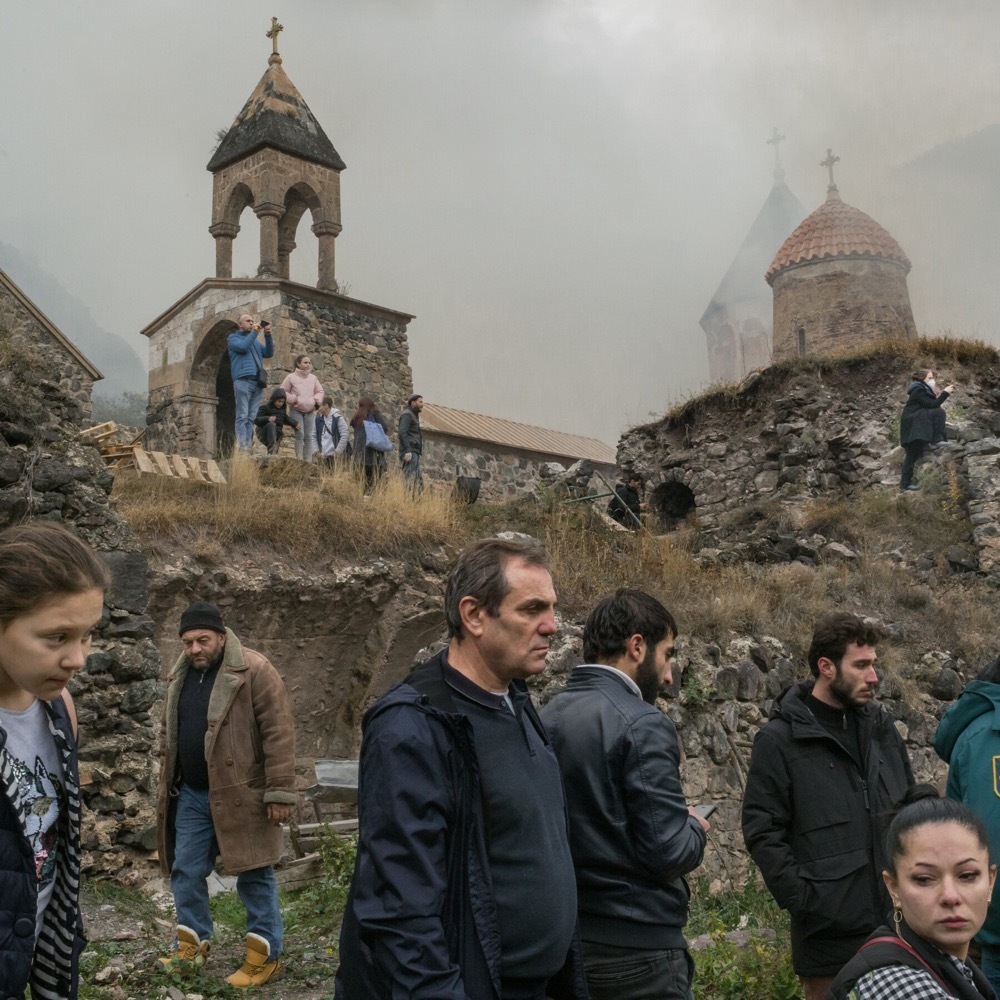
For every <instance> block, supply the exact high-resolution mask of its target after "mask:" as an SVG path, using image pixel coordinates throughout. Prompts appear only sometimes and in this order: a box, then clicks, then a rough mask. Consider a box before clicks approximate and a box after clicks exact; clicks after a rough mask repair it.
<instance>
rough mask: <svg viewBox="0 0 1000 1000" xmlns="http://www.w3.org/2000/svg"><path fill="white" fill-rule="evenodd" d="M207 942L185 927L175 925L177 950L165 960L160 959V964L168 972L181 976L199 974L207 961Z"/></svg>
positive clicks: (208, 946)
mask: <svg viewBox="0 0 1000 1000" xmlns="http://www.w3.org/2000/svg"><path fill="white" fill-rule="evenodd" d="M210 947H211V946H210V945H209V942H208V941H202V940H201V938H200V937H198V935H197V934H196V933H195V932H194V931H193V930H191V928H190V927H185V926H184V925H183V924H178V925H177V948H176V949H175V950H174V951H172V952H171V953H170V954H169V955H167V957H166V958H161V959H160V964H161V965H162V966H163V967H164V968H165V969H166V970H167V971H168V972H177V973H180V975H182V976H192V975H195V974H197V973H199V972H201V970H202V968H203V967H204V965H205V962H206V961H207V960H208V952H209V948H210Z"/></svg>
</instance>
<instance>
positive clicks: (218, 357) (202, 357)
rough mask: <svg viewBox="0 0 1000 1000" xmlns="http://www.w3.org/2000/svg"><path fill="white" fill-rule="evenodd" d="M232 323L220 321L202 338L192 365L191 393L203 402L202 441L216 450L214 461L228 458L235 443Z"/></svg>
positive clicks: (226, 320) (201, 414)
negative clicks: (230, 344) (231, 351)
mask: <svg viewBox="0 0 1000 1000" xmlns="http://www.w3.org/2000/svg"><path fill="white" fill-rule="evenodd" d="M232 331H233V322H232V320H229V319H224V320H219V322H217V323H215V324H214V325H213V326H212V327H211V328H210V329H209V331H208V332H207V333H206V334H205V335H204V336H203V337H202V340H201V343H200V344H199V345H198V348H197V350H196V352H195V357H194V362H193V363H192V365H191V390H192V394H197V395H198V397H199V398H200V399H201V400H202V404H201V413H200V415H199V416H200V421H201V425H202V429H203V440H204V441H205V442H206V444H208V445H209V447H214V449H215V454H214V455H213V456H212V457H213V458H219V457H221V456H223V455H228V454H230V453H231V452H232V450H233V445H234V443H235V440H236V397H235V396H234V394H233V376H232V371H231V369H230V366H229V349H228V347H227V342H228V339H229V334H230V333H231V332H232Z"/></svg>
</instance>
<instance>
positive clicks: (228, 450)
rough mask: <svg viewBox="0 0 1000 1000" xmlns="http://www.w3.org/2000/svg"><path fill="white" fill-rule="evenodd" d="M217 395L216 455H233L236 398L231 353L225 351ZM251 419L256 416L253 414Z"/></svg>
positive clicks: (217, 383) (220, 367)
mask: <svg viewBox="0 0 1000 1000" xmlns="http://www.w3.org/2000/svg"><path fill="white" fill-rule="evenodd" d="M215 395H216V396H217V397H218V399H219V403H218V406H216V408H215V454H216V455H217V456H218V457H220V458H221V457H222V456H224V455H231V454H232V451H233V447H234V446H235V444H236V397H235V396H234V395H233V372H232V368H230V365H229V351H227V350H224V351H223V352H222V357H221V358H220V359H219V373H218V375H216V376H215ZM250 416H251V417H255V416H256V414H255V413H252V414H251V415H250Z"/></svg>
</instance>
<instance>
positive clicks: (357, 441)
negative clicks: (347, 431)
mask: <svg viewBox="0 0 1000 1000" xmlns="http://www.w3.org/2000/svg"><path fill="white" fill-rule="evenodd" d="M366 420H373V421H374V422H375V423H377V424H381V426H382V430H383V431H385V433H386V434H387V435H388V433H389V425H388V424H387V423H386V422H385V417H383V416H382V414H381V413H380V412H379V408H378V407H377V406H376V405H375V400H374V399H372V398H371V396H362V397H361V399H359V400H358V408H357V410H355V412H354V416H353V417H351V427H353V428H354V461H355V462H363V463H364V469H365V493H370V492H371V489H372V487H373V486H374V485H375V480H376V479H377V478H378V477H379V476H381V475H382V474H383V473H384V472H385V471H386V469H387V468H388V465H387V463H386V460H385V453H384V452H381V451H376V449H374V448H372V447H370V446H369V444H368V437H367V434H366V432H365V421H366Z"/></svg>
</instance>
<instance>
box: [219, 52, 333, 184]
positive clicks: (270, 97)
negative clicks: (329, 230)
mask: <svg viewBox="0 0 1000 1000" xmlns="http://www.w3.org/2000/svg"><path fill="white" fill-rule="evenodd" d="M263 146H271V147H273V148H274V149H280V150H282V151H283V152H286V153H290V154H291V155H293V156H300V157H302V158H303V159H306V160H311V161H313V162H314V163H319V164H321V165H323V166H326V167H332V168H333V169H334V170H343V169H344V168H345V166H346V164H345V163H344V161H343V160H342V159H341V158H340V154H339V153H338V152H337V150H336V149H334V148H333V143H332V142H330V140H329V139H328V138H327V135H326V133H325V132H324V131H323V127H322V126H321V125H320V123H319V122H318V121H317V120H316V116H315V115H314V114H313V113H312V112H311V111H310V110H309V106H308V105H307V104H306V102H305V101H304V100H303V98H302V95H301V94H300V93H299V92H298V90H297V89H296V87H295V84H294V83H292V81H291V80H290V79H289V78H288V74H287V73H285V71H284V70H283V69H282V68H281V57H280V56H278V55H272V56H271V58H270V60H269V62H268V67H267V70H266V72H265V73H264V75H263V76H262V77H261V78H260V82H259V83H258V84H257V86H256V87H255V88H254V92H253V93H252V94H251V95H250V97H249V98H248V100H247V102H246V104H244V105H243V110H242V111H240V113H239V114H238V115H237V116H236V120H235V121H234V122H233V124H232V125H231V126H230V128H229V131H228V132H227V133H226V134H225V136H223V138H222V141H221V142H220V143H219V147H218V149H216V151H215V153H214V154H213V155H212V158H211V159H210V160H209V161H208V169H209V170H211V171H212V173H215V171H217V170H221V169H222V168H223V167H225V166H226V165H228V164H230V163H233V162H234V161H235V160H240V159H242V158H243V157H245V156H248V155H249V154H250V153H252V152H254V151H256V150H257V149H260V148H261V147H263Z"/></svg>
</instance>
